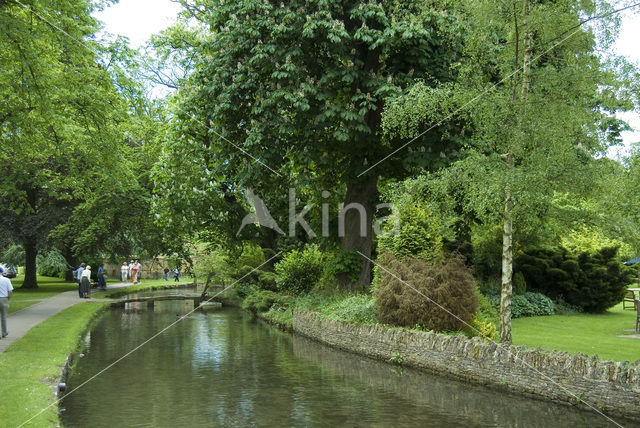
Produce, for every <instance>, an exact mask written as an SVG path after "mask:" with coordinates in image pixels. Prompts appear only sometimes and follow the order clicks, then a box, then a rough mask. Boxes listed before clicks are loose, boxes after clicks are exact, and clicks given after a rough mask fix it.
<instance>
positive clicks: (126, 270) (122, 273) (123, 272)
mask: <svg viewBox="0 0 640 428" xmlns="http://www.w3.org/2000/svg"><path fill="white" fill-rule="evenodd" d="M128 275H129V266H128V265H127V262H122V266H121V267H120V276H121V277H122V278H120V279H121V280H122V282H127V276H128Z"/></svg>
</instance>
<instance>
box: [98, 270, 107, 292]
mask: <svg viewBox="0 0 640 428" xmlns="http://www.w3.org/2000/svg"><path fill="white" fill-rule="evenodd" d="M98 287H100V288H102V289H103V290H106V289H107V281H105V279H104V264H101V265H100V267H99V268H98Z"/></svg>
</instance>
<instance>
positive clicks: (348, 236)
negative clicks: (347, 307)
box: [338, 175, 378, 291]
mask: <svg viewBox="0 0 640 428" xmlns="http://www.w3.org/2000/svg"><path fill="white" fill-rule="evenodd" d="M377 196H378V176H377V175H372V176H370V177H369V178H367V179H366V181H364V182H362V183H349V184H347V193H346V195H345V200H344V206H345V207H348V206H349V204H360V205H362V207H363V208H364V210H365V213H366V219H364V221H365V228H364V231H365V233H364V234H362V233H361V232H362V231H361V227H362V225H361V218H360V217H361V215H360V212H359V211H358V210H356V209H349V210H348V211H346V213H345V216H344V236H342V237H341V246H340V247H341V249H342V250H343V251H348V250H351V249H357V250H358V251H360V252H361V253H362V254H364V255H365V256H366V257H367V258H371V251H372V248H373V216H374V214H375V199H376V197H377ZM367 258H365V257H362V258H361V260H362V264H361V265H360V274H359V276H358V280H357V281H356V282H355V283H353V281H352V280H351V279H350V278H349V275H348V274H347V273H345V274H341V275H339V276H338V284H339V285H340V288H342V289H345V290H349V291H353V290H354V289H356V288H363V289H364V288H367V287H368V286H369V283H370V282H371V262H370V261H369V260H367Z"/></svg>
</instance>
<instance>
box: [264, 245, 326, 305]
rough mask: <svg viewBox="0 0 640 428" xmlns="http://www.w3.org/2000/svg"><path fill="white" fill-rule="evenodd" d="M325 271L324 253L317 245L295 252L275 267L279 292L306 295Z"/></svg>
mask: <svg viewBox="0 0 640 428" xmlns="http://www.w3.org/2000/svg"><path fill="white" fill-rule="evenodd" d="M323 269H324V265H323V260H322V253H321V252H320V250H319V249H318V247H317V246H316V245H308V246H307V247H305V249H304V250H303V251H299V250H293V251H291V252H289V253H287V255H286V256H284V258H283V259H282V260H281V261H280V262H278V263H277V264H276V265H275V272H276V275H277V278H276V285H277V287H278V290H280V291H285V292H288V293H291V294H295V295H298V294H306V293H308V292H309V291H311V289H312V288H313V287H314V286H315V285H316V284H317V283H318V281H319V280H320V277H321V276H322V271H323Z"/></svg>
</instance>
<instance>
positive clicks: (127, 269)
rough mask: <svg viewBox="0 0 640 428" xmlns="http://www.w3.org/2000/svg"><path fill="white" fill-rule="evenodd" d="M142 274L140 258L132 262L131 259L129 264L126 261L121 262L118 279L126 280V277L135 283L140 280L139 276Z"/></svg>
mask: <svg viewBox="0 0 640 428" xmlns="http://www.w3.org/2000/svg"><path fill="white" fill-rule="evenodd" d="M141 275H142V265H141V264H140V260H137V259H136V261H135V262H134V261H133V260H131V262H129V264H127V262H126V261H124V262H122V266H121V267H120V280H121V281H122V282H127V279H130V280H131V282H133V283H134V284H137V283H138V282H140V276H141Z"/></svg>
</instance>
